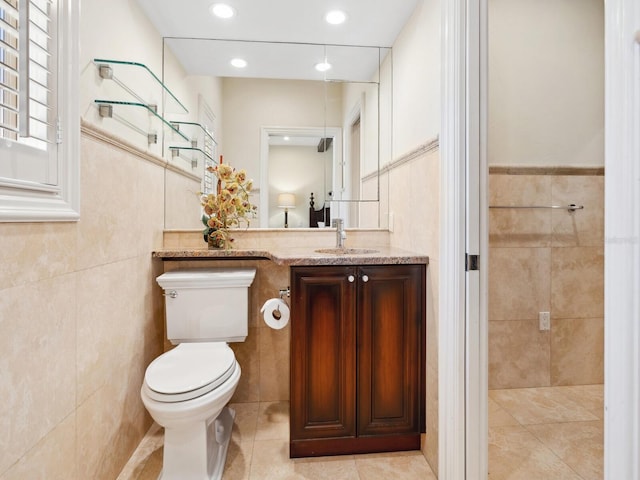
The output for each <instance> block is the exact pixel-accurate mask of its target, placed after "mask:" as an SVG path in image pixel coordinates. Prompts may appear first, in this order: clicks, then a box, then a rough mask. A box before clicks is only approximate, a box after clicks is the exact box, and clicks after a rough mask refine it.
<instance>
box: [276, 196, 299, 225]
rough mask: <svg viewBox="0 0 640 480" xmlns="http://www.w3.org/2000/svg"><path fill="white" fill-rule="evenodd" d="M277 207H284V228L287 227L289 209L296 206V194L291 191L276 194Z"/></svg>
mask: <svg viewBox="0 0 640 480" xmlns="http://www.w3.org/2000/svg"><path fill="white" fill-rule="evenodd" d="M278 207H279V208H284V228H289V209H290V208H296V196H295V195H294V194H293V193H280V194H278Z"/></svg>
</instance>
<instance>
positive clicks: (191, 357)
mask: <svg viewBox="0 0 640 480" xmlns="http://www.w3.org/2000/svg"><path fill="white" fill-rule="evenodd" d="M236 368H237V362H236V358H235V355H234V354H233V350H231V348H229V346H228V345H227V344H226V343H222V342H220V343H181V344H180V345H178V346H177V347H176V348H174V349H173V350H170V351H168V352H166V353H164V354H162V355H160V356H159V357H158V358H156V359H155V360H154V361H153V362H151V364H150V365H149V367H147V371H146V372H145V375H144V387H145V391H146V393H147V395H148V396H149V398H151V399H153V400H156V401H158V402H167V403H170V402H183V401H186V400H191V399H193V398H197V397H200V396H202V395H204V394H206V393H209V392H211V391H213V390H215V389H216V388H218V387H219V386H220V385H222V384H224V383H225V382H226V381H227V380H228V379H229V377H231V375H233V373H234V372H235V370H236Z"/></svg>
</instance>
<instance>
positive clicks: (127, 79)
mask: <svg viewBox="0 0 640 480" xmlns="http://www.w3.org/2000/svg"><path fill="white" fill-rule="evenodd" d="M93 63H94V64H95V65H96V66H97V67H98V70H99V72H100V77H101V78H104V79H111V80H113V81H115V82H116V83H117V84H118V85H119V86H120V87H122V88H123V89H124V90H125V91H126V92H128V93H129V94H130V95H132V96H133V97H134V98H136V99H137V100H138V101H139V102H140V103H143V104H148V102H147V101H146V99H145V98H144V97H143V96H142V95H138V94H137V93H136V92H135V90H133V88H132V87H131V85H140V87H139V88H149V81H151V83H152V84H155V85H158V86H159V87H161V88H162V92H163V94H164V95H163V96H164V102H165V104H164V109H163V114H164V115H166V114H167V113H189V111H188V110H187V108H186V107H185V106H184V105H183V104H182V102H180V100H178V99H177V98H176V96H175V95H174V94H173V93H172V92H171V90H169V88H168V87H167V86H166V85H165V84H164V83H162V81H161V80H160V79H159V78H158V77H157V75H156V74H155V73H153V72H152V71H151V70H150V69H149V67H147V66H146V65H144V64H143V63H138V62H125V61H121V60H109V59H104V58H94V59H93ZM114 67H115V68H114ZM116 70H117V73H116ZM145 77H146V79H145ZM143 86H144V87H143Z"/></svg>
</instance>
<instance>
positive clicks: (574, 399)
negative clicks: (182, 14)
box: [118, 385, 603, 480]
mask: <svg viewBox="0 0 640 480" xmlns="http://www.w3.org/2000/svg"><path fill="white" fill-rule="evenodd" d="M232 407H233V408H234V409H235V410H236V422H235V425H234V429H233V436H232V441H231V444H230V446H229V453H228V455H227V463H226V467H225V471H224V475H223V479H224V480H236V479H245V480H254V479H260V480H272V479H273V480H282V479H287V480H289V479H291V480H294V479H317V480H321V479H327V480H329V479H331V480H341V479H345V480H351V479H353V480H355V479H362V480H364V479H371V480H381V479H391V478H394V477H398V478H402V479H403V480H411V479H421V480H423V479H424V480H435V479H436V476H435V475H434V474H433V472H432V471H431V469H430V468H429V465H428V464H427V462H426V461H425V459H424V457H423V455H422V454H421V453H420V452H398V453H389V454H371V455H346V456H336V457H322V458H305V459H294V460H292V459H290V458H289V455H288V452H289V449H288V438H289V404H288V402H278V403H237V404H234V405H232ZM161 469H162V429H160V428H159V427H157V426H156V427H155V428H152V429H151V430H150V432H149V433H148V434H147V436H146V437H145V438H144V440H143V441H142V442H141V443H140V446H139V447H138V449H137V450H136V452H135V453H134V455H133V456H132V457H131V460H130V461H129V463H128V464H127V465H126V466H125V468H124V469H123V471H122V473H121V474H120V476H119V477H118V480H156V479H157V478H158V475H159V473H160V470H161ZM602 469H603V387H602V385H585V386H575V387H545V388H522V389H511V390H492V391H490V392H489V477H488V478H489V480H533V479H535V480H602V478H603V473H602Z"/></svg>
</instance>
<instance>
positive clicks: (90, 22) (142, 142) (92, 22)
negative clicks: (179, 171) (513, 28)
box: [80, 1, 162, 155]
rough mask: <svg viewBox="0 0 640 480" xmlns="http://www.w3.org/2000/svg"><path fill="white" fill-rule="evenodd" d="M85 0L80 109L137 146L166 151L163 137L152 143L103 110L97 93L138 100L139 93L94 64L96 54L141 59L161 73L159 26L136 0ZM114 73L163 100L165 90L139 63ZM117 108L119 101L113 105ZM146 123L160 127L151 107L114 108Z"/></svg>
mask: <svg viewBox="0 0 640 480" xmlns="http://www.w3.org/2000/svg"><path fill="white" fill-rule="evenodd" d="M105 6H106V5H105V4H104V3H103V2H97V1H84V2H83V3H82V13H81V15H82V20H81V22H80V30H81V32H80V34H81V38H82V42H81V45H80V46H81V51H80V72H81V78H80V114H81V115H82V118H83V119H84V120H85V121H88V122H90V123H92V124H95V125H97V126H99V127H101V128H104V129H105V130H108V131H110V132H113V133H114V134H115V135H117V136H119V137H121V138H123V139H125V140H127V141H129V142H131V143H133V144H134V145H135V146H137V147H139V148H141V149H143V150H147V151H149V152H152V153H154V154H156V155H161V143H160V142H159V143H158V144H157V145H151V146H149V145H148V143H147V139H146V138H145V137H143V136H142V135H141V134H139V133H136V132H135V131H134V130H132V129H131V128H129V127H125V126H124V125H122V124H121V123H119V122H118V121H116V120H113V119H103V118H101V117H100V116H99V115H98V111H97V108H96V106H95V104H94V100H95V99H106V100H115V99H120V100H127V101H135V99H134V97H132V96H131V95H129V94H128V93H127V92H125V91H124V90H123V89H122V88H120V87H118V86H117V85H116V84H115V83H114V82H113V81H110V80H102V79H101V78H100V77H99V75H98V70H97V68H96V67H95V65H94V64H93V59H94V58H103V59H109V60H121V61H129V62H138V63H142V64H144V65H146V66H147V67H149V69H150V70H151V71H153V72H154V73H155V74H156V75H158V76H161V74H162V40H161V37H160V36H159V34H158V32H157V31H156V30H155V28H154V27H153V26H152V25H151V23H150V22H149V21H148V20H147V18H146V17H145V16H144V14H143V13H142V11H141V10H140V9H139V7H138V6H137V4H136V3H135V2H125V1H114V2H109V6H108V8H105ZM115 73H116V74H117V75H118V76H121V77H124V78H125V80H126V81H127V83H128V84H130V88H132V89H133V90H134V91H135V92H136V93H138V94H139V95H142V94H144V95H145V97H146V98H148V99H149V101H150V102H151V101H152V102H156V103H157V104H158V105H162V90H161V88H159V87H158V86H156V85H152V83H151V82H150V81H148V77H149V76H148V74H145V73H144V71H143V69H141V68H136V67H121V68H116V69H115ZM114 108H115V107H114ZM115 112H116V114H121V115H123V116H126V117H127V118H129V119H131V120H133V121H134V123H135V124H136V125H140V126H141V127H142V128H145V129H147V128H148V129H155V130H159V125H158V123H157V122H153V124H152V122H151V121H150V118H149V115H148V114H147V112H146V111H144V110H143V109H141V108H137V107H121V108H116V109H115Z"/></svg>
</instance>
